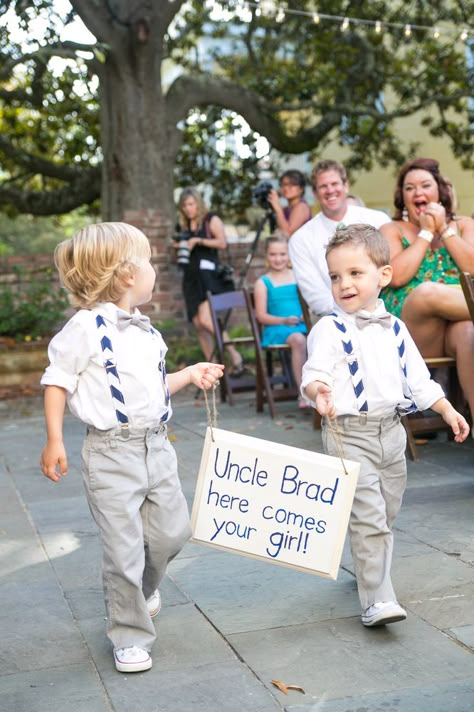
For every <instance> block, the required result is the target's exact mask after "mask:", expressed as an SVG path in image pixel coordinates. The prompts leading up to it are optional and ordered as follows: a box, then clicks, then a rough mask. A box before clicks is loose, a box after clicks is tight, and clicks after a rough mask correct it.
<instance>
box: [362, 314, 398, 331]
mask: <svg viewBox="0 0 474 712" xmlns="http://www.w3.org/2000/svg"><path fill="white" fill-rule="evenodd" d="M355 321H356V325H357V326H358V327H359V329H364V328H365V327H366V326H367V325H368V324H380V326H383V328H384V329H390V327H391V326H392V317H391V315H390V314H388V313H387V312H386V313H385V314H381V315H380V316H364V315H363V314H356V318H355Z"/></svg>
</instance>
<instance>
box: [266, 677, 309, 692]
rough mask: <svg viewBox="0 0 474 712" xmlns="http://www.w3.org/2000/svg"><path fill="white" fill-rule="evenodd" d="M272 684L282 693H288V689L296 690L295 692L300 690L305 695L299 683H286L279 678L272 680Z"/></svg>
mask: <svg viewBox="0 0 474 712" xmlns="http://www.w3.org/2000/svg"><path fill="white" fill-rule="evenodd" d="M272 685H275V687H278V689H279V690H280V691H281V692H283V694H284V695H287V694H288V690H296V691H297V692H302V693H303V695H305V694H306V693H305V691H304V690H303V688H302V687H300V686H299V685H286V684H285V683H284V682H282V681H281V680H272Z"/></svg>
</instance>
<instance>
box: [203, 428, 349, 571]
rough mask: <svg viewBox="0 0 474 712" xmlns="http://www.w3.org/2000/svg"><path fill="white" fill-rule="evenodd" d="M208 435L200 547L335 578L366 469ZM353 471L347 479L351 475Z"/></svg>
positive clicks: (218, 433) (224, 434)
mask: <svg viewBox="0 0 474 712" xmlns="http://www.w3.org/2000/svg"><path fill="white" fill-rule="evenodd" d="M212 433H213V436H214V440H213V439H212V437H211V430H210V428H208V429H207V434H206V439H205V442H204V450H203V454H202V460H201V468H200V471H199V477H198V482H197V488H196V494H195V498H194V505H193V511H192V518H191V519H192V526H193V541H195V542H199V543H202V544H207V545H209V546H213V547H216V548H218V549H225V550H227V551H234V552H236V553H239V554H244V555H246V556H252V557H255V558H258V559H264V560H266V561H272V562H274V563H276V564H282V565H284V566H290V567H292V568H296V569H299V570H302V571H307V572H309V573H313V574H317V575H318V576H324V577H327V578H332V579H336V578H337V573H338V569H339V564H340V560H341V555H342V549H343V546H344V539H345V536H346V531H347V525H348V522H349V515H350V511H351V507H352V501H353V499H354V492H355V487H356V484H357V478H358V475H359V469H360V465H359V463H356V462H352V461H350V460H344V466H345V470H346V471H345V470H344V466H343V462H342V461H341V459H340V458H336V457H330V456H329V455H322V454H321V453H317V452H311V451H309V450H301V449H299V448H296V447H290V446H287V445H282V444H280V443H274V442H270V441H268V440H260V439H258V438H252V437H249V436H247V435H239V434H237V433H232V432H229V431H226V430H220V429H217V428H213V429H212ZM346 472H347V474H346Z"/></svg>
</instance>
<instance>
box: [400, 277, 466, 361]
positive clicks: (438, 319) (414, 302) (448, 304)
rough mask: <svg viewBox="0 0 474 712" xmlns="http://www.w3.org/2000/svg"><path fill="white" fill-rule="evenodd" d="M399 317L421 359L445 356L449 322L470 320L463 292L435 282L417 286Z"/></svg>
mask: <svg viewBox="0 0 474 712" xmlns="http://www.w3.org/2000/svg"><path fill="white" fill-rule="evenodd" d="M401 317H402V319H403V321H404V322H405V324H406V325H407V328H408V331H409V332H410V334H411V335H412V337H413V339H414V341H415V343H416V345H417V346H418V348H419V349H420V352H421V354H422V356H423V357H424V358H430V357H434V356H441V355H444V354H445V333H446V327H447V325H448V323H449V322H452V321H454V322H456V321H465V320H468V319H469V314H468V310H467V305H466V301H465V299H464V296H463V293H462V291H461V290H460V289H457V288H456V287H450V286H448V285H446V284H438V283H436V282H424V283H423V284H420V285H418V287H416V289H414V290H413V292H411V293H410V294H409V295H408V297H407V298H406V299H405V302H404V304H403V309H402V314H401Z"/></svg>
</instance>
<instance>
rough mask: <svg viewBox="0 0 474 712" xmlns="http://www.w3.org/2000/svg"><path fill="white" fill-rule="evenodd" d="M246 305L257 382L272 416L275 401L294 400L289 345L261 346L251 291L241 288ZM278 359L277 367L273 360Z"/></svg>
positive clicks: (294, 390)
mask: <svg viewBox="0 0 474 712" xmlns="http://www.w3.org/2000/svg"><path fill="white" fill-rule="evenodd" d="M243 291H244V293H245V298H246V301H247V305H248V311H249V319H250V326H251V329H252V336H253V338H254V341H255V357H256V365H257V375H258V380H259V383H261V384H262V386H263V389H262V393H263V398H264V401H266V402H267V403H268V409H269V411H270V415H271V417H272V418H274V417H275V415H276V406H275V403H276V402H277V401H283V400H295V401H296V399H297V397H298V388H297V386H296V383H295V379H294V377H293V371H292V368H291V347H290V346H289V345H288V344H273V345H271V346H265V347H263V346H262V340H261V327H260V324H259V323H258V321H257V317H256V314H255V304H254V299H253V293H252V292H250V291H249V290H248V289H244V290H243ZM276 361H278V364H277V368H275V362H276Z"/></svg>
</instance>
